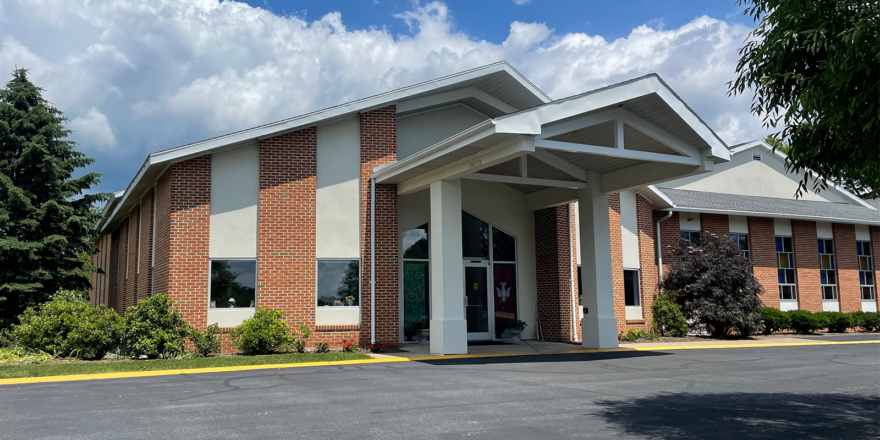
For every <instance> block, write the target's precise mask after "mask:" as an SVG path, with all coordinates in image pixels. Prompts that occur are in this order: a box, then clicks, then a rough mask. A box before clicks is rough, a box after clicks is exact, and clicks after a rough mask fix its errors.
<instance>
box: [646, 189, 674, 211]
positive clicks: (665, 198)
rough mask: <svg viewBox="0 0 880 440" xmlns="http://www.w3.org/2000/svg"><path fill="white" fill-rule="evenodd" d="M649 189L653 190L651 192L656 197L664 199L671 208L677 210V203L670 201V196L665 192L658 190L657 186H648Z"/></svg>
mask: <svg viewBox="0 0 880 440" xmlns="http://www.w3.org/2000/svg"><path fill="white" fill-rule="evenodd" d="M648 189H649V190H651V192H653V193H654V195H656V196H657V197H660V199H662V200H663V201H664V202H666V203H668V204H669V206H671V207H673V208H675V203H673V202H672V199H670V198H669V196H667V195H666V194H665V193H664V192H663V191H660V189H659V188H657V185H648Z"/></svg>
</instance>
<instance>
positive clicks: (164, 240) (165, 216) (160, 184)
mask: <svg viewBox="0 0 880 440" xmlns="http://www.w3.org/2000/svg"><path fill="white" fill-rule="evenodd" d="M171 174H172V173H171V171H170V170H169V171H165V174H163V175H162V176H160V177H159V179H158V180H157V181H156V189H155V199H154V201H155V203H156V219H155V222H156V236H155V237H154V238H153V242H154V246H155V247H156V263H155V266H154V267H153V292H154V293H168V251H169V249H170V246H171Z"/></svg>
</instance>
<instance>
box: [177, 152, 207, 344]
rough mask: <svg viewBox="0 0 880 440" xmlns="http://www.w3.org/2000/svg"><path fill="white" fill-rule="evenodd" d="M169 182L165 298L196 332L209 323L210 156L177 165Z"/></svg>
mask: <svg viewBox="0 0 880 440" xmlns="http://www.w3.org/2000/svg"><path fill="white" fill-rule="evenodd" d="M168 173H170V175H169V177H168V178H169V179H170V182H169V183H170V185H171V188H170V195H169V205H170V206H169V209H170V216H169V221H170V231H169V232H170V233H169V242H168V285H167V286H168V297H169V298H171V299H172V300H174V302H175V303H176V304H177V307H178V308H179V309H180V311H181V312H182V313H183V316H184V318H185V319H186V320H187V322H189V323H190V324H192V325H193V326H194V327H196V328H198V329H204V328H205V327H207V321H208V278H209V267H208V261H209V260H208V240H209V235H210V225H211V155H210V154H208V155H205V156H200V157H196V158H193V159H189V160H187V161H184V162H178V163H176V164H174V165H171V168H170V169H169V170H168Z"/></svg>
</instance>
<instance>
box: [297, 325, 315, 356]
mask: <svg viewBox="0 0 880 440" xmlns="http://www.w3.org/2000/svg"><path fill="white" fill-rule="evenodd" d="M311 335H312V329H310V328H309V327H308V326H307V325H305V324H300V325H299V331H297V332H295V333H294V334H293V338H294V341H293V349H294V350H295V351H296V352H297V353H305V352H306V341H308V339H309V336H311Z"/></svg>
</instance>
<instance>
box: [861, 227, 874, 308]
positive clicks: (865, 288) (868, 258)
mask: <svg viewBox="0 0 880 440" xmlns="http://www.w3.org/2000/svg"><path fill="white" fill-rule="evenodd" d="M865 245H867V246H868V254H867V255H864V250H863V249H864V247H863V246H865ZM860 247H861V248H862V249H859V248H860ZM860 253H861V255H860ZM856 258H857V259H858V263H859V296H861V298H862V301H876V300H877V274H876V273H875V271H874V249H872V246H871V242H870V241H867V240H856ZM863 259H864V260H865V262H866V264H865V266H867V267H868V270H862V260H863ZM867 274H871V279H872V281H873V283H872V284H868V283H867V282H863V280H867V278H868V277H867ZM865 292H868V295H869V296H870V298H865Z"/></svg>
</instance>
